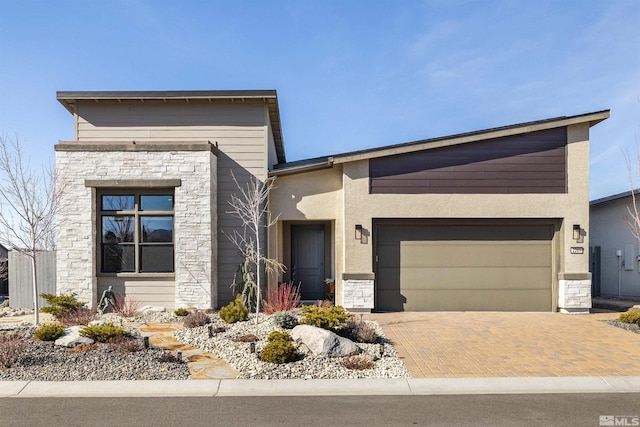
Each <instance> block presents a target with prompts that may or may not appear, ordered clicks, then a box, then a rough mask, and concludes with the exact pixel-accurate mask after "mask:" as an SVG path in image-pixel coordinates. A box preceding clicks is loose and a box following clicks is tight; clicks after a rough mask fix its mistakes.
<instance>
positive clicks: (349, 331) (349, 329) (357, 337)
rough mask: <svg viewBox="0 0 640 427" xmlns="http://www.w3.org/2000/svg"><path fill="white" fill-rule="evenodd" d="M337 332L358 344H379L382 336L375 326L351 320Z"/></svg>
mask: <svg viewBox="0 0 640 427" xmlns="http://www.w3.org/2000/svg"><path fill="white" fill-rule="evenodd" d="M337 332H338V334H339V335H342V336H345V337H347V338H349V339H350V340H352V341H356V342H361V343H367V344H377V343H378V342H379V341H380V335H378V332H376V328H375V327H374V326H372V325H371V324H370V323H367V322H356V321H355V320H353V319H349V320H348V321H347V322H346V323H345V325H344V326H343V327H342V328H341V329H340V330H339V331H337Z"/></svg>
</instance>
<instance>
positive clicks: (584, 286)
mask: <svg viewBox="0 0 640 427" xmlns="http://www.w3.org/2000/svg"><path fill="white" fill-rule="evenodd" d="M558 287H559V289H558V308H559V309H560V312H562V313H589V309H590V308H591V280H590V279H577V280H576V279H574V280H570V279H560V280H559V283H558Z"/></svg>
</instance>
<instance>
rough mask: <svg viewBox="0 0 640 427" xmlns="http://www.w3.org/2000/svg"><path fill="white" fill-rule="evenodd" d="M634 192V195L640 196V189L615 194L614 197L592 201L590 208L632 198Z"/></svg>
mask: <svg viewBox="0 0 640 427" xmlns="http://www.w3.org/2000/svg"><path fill="white" fill-rule="evenodd" d="M632 191H633V194H635V195H636V196H638V195H640V188H636V189H634V190H629V191H623V192H622V193H618V194H614V195H612V196H607V197H602V198H600V199H596V200H592V201H590V202H589V206H595V205H600V204H603V203H607V202H612V201H614V200H618V199H624V198H625V197H630V196H631V192H632Z"/></svg>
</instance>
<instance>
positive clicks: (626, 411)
mask: <svg viewBox="0 0 640 427" xmlns="http://www.w3.org/2000/svg"><path fill="white" fill-rule="evenodd" d="M639 402H640V393H589V394H518V395H448V396H326V397H318V396H304V397H185V398H181V397H162V398H124V397H122V398H104V397H100V398H55V397H52V398H2V399H0V414H1V416H0V425H2V426H3V427H12V426H20V427H24V426H48V427H54V426H70V425H88V426H109V427H113V426H123V427H124V426H136V427H140V426H189V427H195V426H252V427H256V426H280V427H283V426H323V427H326V426H332V425H343V426H411V425H438V426H449V425H450V426H598V425H600V416H603V415H615V416H628V417H633V416H635V417H639V418H640V403H639ZM627 421H628V422H633V419H628V420H627ZM625 425H633V424H625Z"/></svg>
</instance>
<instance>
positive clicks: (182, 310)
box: [173, 307, 189, 317]
mask: <svg viewBox="0 0 640 427" xmlns="http://www.w3.org/2000/svg"><path fill="white" fill-rule="evenodd" d="M173 314H175V315H176V316H178V317H184V316H187V315H189V310H187V309H186V308H184V307H180V308H179V309H177V310H176V311H174V312H173Z"/></svg>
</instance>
